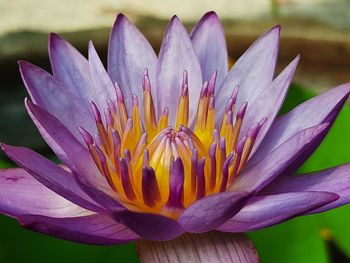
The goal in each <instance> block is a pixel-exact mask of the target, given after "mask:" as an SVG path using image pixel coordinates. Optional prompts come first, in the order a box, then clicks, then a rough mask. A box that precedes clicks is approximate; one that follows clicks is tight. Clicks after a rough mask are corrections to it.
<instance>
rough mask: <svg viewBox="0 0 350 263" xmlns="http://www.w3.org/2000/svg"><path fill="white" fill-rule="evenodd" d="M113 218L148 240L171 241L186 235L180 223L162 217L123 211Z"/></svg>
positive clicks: (115, 214)
mask: <svg viewBox="0 0 350 263" xmlns="http://www.w3.org/2000/svg"><path fill="white" fill-rule="evenodd" d="M113 216H114V218H115V219H116V220H117V221H119V222H121V223H122V224H124V225H126V226H127V227H129V228H130V229H131V230H132V231H134V232H135V233H137V234H138V235H139V236H141V237H142V238H145V239H148V240H156V241H164V240H171V239H173V238H176V237H178V236H180V235H181V234H183V233H184V230H183V228H182V227H181V225H180V224H179V223H178V222H176V221H174V220H173V219H170V218H168V217H165V216H161V215H156V214H145V213H135V212H131V211H121V212H116V213H114V215H113Z"/></svg>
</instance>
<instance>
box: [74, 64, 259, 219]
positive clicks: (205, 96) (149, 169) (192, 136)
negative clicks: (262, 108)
mask: <svg viewBox="0 0 350 263" xmlns="http://www.w3.org/2000/svg"><path fill="white" fill-rule="evenodd" d="M215 82H216V72H214V74H213V75H212V77H211V79H210V80H209V81H206V82H204V84H203V86H202V89H201V92H200V97H199V99H198V105H197V113H196V118H195V121H194V123H193V124H190V123H189V117H190V116H189V104H190V101H189V93H188V90H189V85H188V74H187V72H186V71H185V72H184V74H183V81H182V86H181V92H180V96H179V98H178V107H177V111H176V112H169V109H168V108H164V110H163V112H162V113H161V114H160V115H159V116H157V114H156V111H155V107H154V101H153V97H152V93H151V84H150V79H149V76H148V72H147V69H146V70H145V71H144V73H143V81H142V86H143V98H142V103H140V102H139V98H138V97H137V96H136V95H135V94H134V95H132V108H131V110H130V112H128V110H127V107H126V105H125V100H124V95H123V92H122V89H121V88H120V87H119V85H118V83H116V84H115V91H116V100H115V101H112V100H108V101H107V102H106V108H105V109H104V110H103V111H101V110H100V109H98V107H97V106H96V104H95V103H94V102H90V105H91V109H92V113H93V117H94V120H95V122H96V128H97V134H96V135H95V136H92V135H91V134H90V133H89V132H88V131H87V130H85V129H84V128H82V127H80V128H79V130H80V133H81V135H82V136H83V138H84V141H85V142H86V144H87V147H88V148H89V151H90V153H91V156H92V158H93V160H94V161H95V163H96V166H97V168H98V169H99V171H100V173H101V175H102V176H104V177H105V178H106V180H107V182H108V184H109V185H110V187H111V188H112V189H113V190H114V191H115V192H116V195H117V198H118V201H119V202H120V203H121V204H123V205H124V206H125V207H127V208H128V209H130V210H133V211H138V212H144V213H154V214H162V215H165V216H167V217H170V218H174V219H176V218H178V217H179V216H180V215H181V213H182V212H183V210H184V209H185V208H187V207H188V206H190V205H191V204H192V203H193V202H195V201H197V200H199V199H201V198H203V197H206V196H208V195H212V194H215V193H219V192H224V191H226V190H227V189H228V188H229V187H230V186H231V185H232V184H233V183H234V178H235V177H236V176H237V174H238V173H239V172H240V171H241V170H242V169H243V168H244V166H245V164H246V162H247V160H248V158H249V156H250V153H251V151H252V149H253V146H254V143H255V140H256V137H257V135H258V133H259V131H260V129H261V127H262V125H263V124H264V122H265V119H262V120H261V121H260V122H259V123H253V124H252V125H251V126H250V128H249V129H248V131H247V134H245V136H241V135H240V133H241V127H242V123H243V120H244V116H245V112H246V110H247V107H248V104H247V103H246V102H245V103H243V104H242V105H236V102H237V95H238V92H239V87H235V88H234V89H233V92H232V94H231V96H230V98H228V101H227V104H226V107H225V112H224V115H223V116H216V114H215V96H214V93H215ZM140 105H142V106H141V107H142V110H140ZM101 112H103V113H104V116H103V117H102V114H101ZM169 114H174V116H176V118H175V123H174V124H173V126H172V125H171V124H169ZM157 117H158V118H157ZM217 118H219V119H218V120H219V121H220V125H219V126H218V125H217V123H218V122H217V121H218V120H217Z"/></svg>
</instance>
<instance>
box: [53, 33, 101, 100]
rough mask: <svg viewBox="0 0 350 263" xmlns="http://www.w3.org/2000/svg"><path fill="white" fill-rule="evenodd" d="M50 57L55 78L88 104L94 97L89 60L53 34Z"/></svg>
mask: <svg viewBox="0 0 350 263" xmlns="http://www.w3.org/2000/svg"><path fill="white" fill-rule="evenodd" d="M49 56H50V61H51V67H52V71H53V75H54V77H55V78H56V79H57V80H58V81H59V82H60V83H62V85H63V86H64V87H65V88H67V89H69V90H70V92H71V93H72V94H74V95H76V96H77V97H80V98H82V99H84V100H85V101H86V102H88V101H89V100H91V99H92V98H93V97H94V96H93V94H94V87H93V85H92V81H91V78H90V73H89V64H88V61H87V59H86V58H85V57H84V56H83V55H82V54H80V53H79V51H78V50H76V49H75V48H74V47H73V46H72V45H71V44H69V43H68V42H67V41H66V40H64V39H63V38H62V37H60V36H58V35H56V34H54V33H51V34H50V37H49Z"/></svg>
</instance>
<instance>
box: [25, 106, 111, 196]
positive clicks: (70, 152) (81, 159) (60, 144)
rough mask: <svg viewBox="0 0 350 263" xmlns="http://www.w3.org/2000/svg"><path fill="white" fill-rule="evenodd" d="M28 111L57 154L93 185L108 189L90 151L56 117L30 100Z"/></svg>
mask: <svg viewBox="0 0 350 263" xmlns="http://www.w3.org/2000/svg"><path fill="white" fill-rule="evenodd" d="M26 106H27V109H28V112H29V114H30V116H31V118H32V120H33V121H34V123H35V125H36V126H37V127H38V129H39V131H40V133H41V135H42V136H43V137H44V139H45V141H46V142H47V143H48V145H49V146H50V147H51V149H52V150H53V151H54V152H55V153H56V154H57V156H58V157H59V158H60V159H61V160H62V161H63V162H64V163H65V164H66V165H67V166H68V167H69V168H70V169H71V170H72V171H74V172H76V173H77V174H79V175H83V176H84V177H85V178H86V179H87V180H88V181H89V182H91V184H92V185H95V186H99V187H101V188H102V189H104V190H106V191H108V189H110V188H109V186H108V185H107V182H106V180H105V179H104V178H103V176H102V175H101V174H100V172H99V171H98V169H97V168H96V165H95V163H94V161H93V159H92V157H91V154H90V153H89V151H88V150H87V149H86V148H85V147H84V146H83V145H82V144H81V143H80V142H79V141H78V140H77V139H76V138H75V137H74V136H73V135H72V134H71V133H70V132H69V131H68V130H67V128H66V127H64V126H63V124H62V123H60V122H59V120H57V119H56V118H55V117H53V116H52V115H50V114H49V113H47V112H46V111H44V110H43V109H41V108H40V107H39V106H37V105H35V104H33V103H32V102H30V101H27V102H26Z"/></svg>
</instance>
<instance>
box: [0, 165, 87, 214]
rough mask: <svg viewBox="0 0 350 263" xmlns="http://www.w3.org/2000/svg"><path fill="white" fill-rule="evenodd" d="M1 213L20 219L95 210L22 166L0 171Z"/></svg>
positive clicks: (83, 212) (85, 212) (84, 212)
mask: <svg viewBox="0 0 350 263" xmlns="http://www.w3.org/2000/svg"><path fill="white" fill-rule="evenodd" d="M0 212H1V213H5V214H7V215H9V216H12V217H16V218H17V217H19V216H20V215H23V214H36V215H45V216H52V217H75V216H82V215H88V214H91V213H92V212H91V211H88V210H86V209H84V208H81V207H79V206H77V205H75V204H73V203H72V202H70V201H68V200H67V199H65V198H63V197H61V196H59V195H58V194H56V193H54V192H53V191H51V190H50V189H48V188H46V187H45V186H44V185H42V184H41V183H39V182H38V181H37V180H36V179H34V177H33V176H31V175H30V174H29V173H28V172H26V171H25V170H23V169H20V168H13V169H3V170H0Z"/></svg>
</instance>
